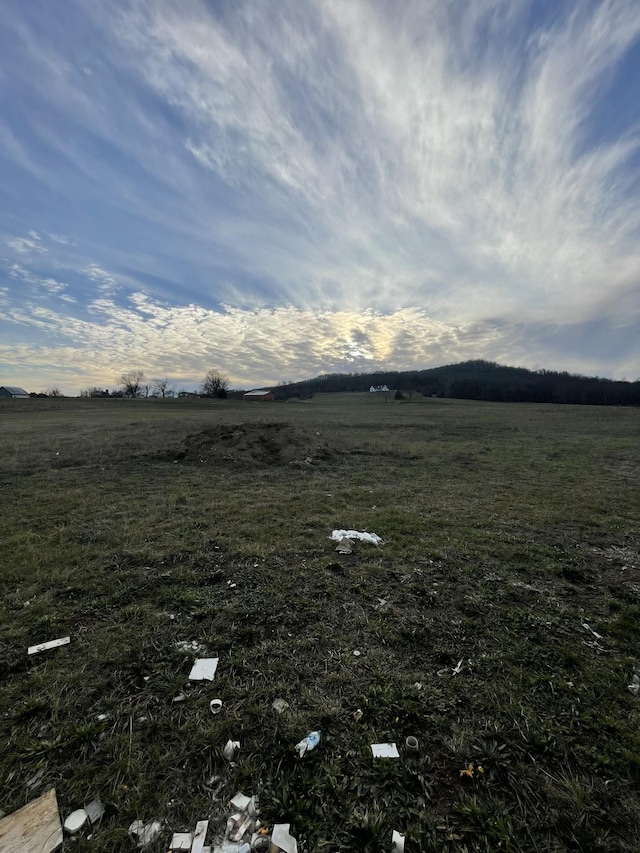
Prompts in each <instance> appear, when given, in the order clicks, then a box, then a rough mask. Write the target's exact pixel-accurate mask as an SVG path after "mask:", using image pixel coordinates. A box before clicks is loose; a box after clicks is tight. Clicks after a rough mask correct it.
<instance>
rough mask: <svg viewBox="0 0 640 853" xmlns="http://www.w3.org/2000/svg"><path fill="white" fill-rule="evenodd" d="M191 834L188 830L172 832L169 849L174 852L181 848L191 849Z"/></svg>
mask: <svg viewBox="0 0 640 853" xmlns="http://www.w3.org/2000/svg"><path fill="white" fill-rule="evenodd" d="M192 843H193V835H191V833H190V832H174V833H173V838H172V839H171V844H170V846H169V849H170V850H172V851H173V853H176V851H181V850H187V851H189V850H191V845H192Z"/></svg>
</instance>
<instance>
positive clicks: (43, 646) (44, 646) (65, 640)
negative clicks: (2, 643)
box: [27, 637, 71, 655]
mask: <svg viewBox="0 0 640 853" xmlns="http://www.w3.org/2000/svg"><path fill="white" fill-rule="evenodd" d="M70 642H71V637H60V639H58V640H49V641H48V642H46V643H38V645H37V646H29V648H28V649H27V654H28V655H35V654H37V653H38V652H46V651H48V650H49V649H57V648H58V646H68V645H69V643H70Z"/></svg>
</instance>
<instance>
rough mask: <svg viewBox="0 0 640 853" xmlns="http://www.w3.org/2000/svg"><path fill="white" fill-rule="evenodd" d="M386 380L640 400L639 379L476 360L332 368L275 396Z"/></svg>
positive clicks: (423, 387)
mask: <svg viewBox="0 0 640 853" xmlns="http://www.w3.org/2000/svg"><path fill="white" fill-rule="evenodd" d="M371 385H374V386H376V387H377V386H381V385H387V386H388V387H389V388H392V389H393V390H394V391H396V390H398V391H400V392H401V393H405V394H407V393H410V392H416V393H419V394H424V395H425V396H427V397H429V396H435V397H457V398H460V399H467V400H495V401H502V402H534V403H578V404H586V405H616V406H628V405H633V406H637V405H640V381H636V382H627V381H626V380H613V379H603V378H600V377H598V376H579V375H577V374H573V373H566V372H556V371H553V370H527V369H526V368H523V367H507V366H504V365H500V364H496V363H495V362H490V361H483V360H475V361H465V362H462V363H460V364H449V365H445V366H444V367H435V368H432V369H430V370H410V371H403V372H398V371H394V372H391V371H389V372H380V373H361V374H358V373H332V374H324V375H322V376H318V377H316V378H315V379H308V380H305V381H304V382H296V383H292V384H290V385H287V386H286V387H278V388H276V389H275V395H276V398H287V397H294V396H297V397H309V396H312V395H313V394H314V393H317V392H336V391H368V390H369V388H370V387H371Z"/></svg>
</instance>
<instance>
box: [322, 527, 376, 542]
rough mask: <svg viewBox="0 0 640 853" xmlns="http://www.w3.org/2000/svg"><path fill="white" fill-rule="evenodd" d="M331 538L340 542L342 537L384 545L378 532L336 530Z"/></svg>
mask: <svg viewBox="0 0 640 853" xmlns="http://www.w3.org/2000/svg"><path fill="white" fill-rule="evenodd" d="M331 539H333V541H334V542H339V541H340V540H341V539H359V540H360V542H368V543H369V544H370V545H382V538H381V537H380V536H378V535H377V533H367V532H366V531H364V530H363V531H362V532H361V531H359V530H334V531H333V532H332V533H331Z"/></svg>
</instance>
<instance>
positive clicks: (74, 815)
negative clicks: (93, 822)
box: [64, 809, 89, 835]
mask: <svg viewBox="0 0 640 853" xmlns="http://www.w3.org/2000/svg"><path fill="white" fill-rule="evenodd" d="M88 822H89V815H88V814H87V813H86V811H85V810H84V809H76V810H75V811H74V812H71V814H70V815H69V817H68V818H67V819H66V820H65V822H64V831H65V832H68V833H69V835H75V834H76V833H77V832H80V830H81V829H82V827H83V826H86V824H87V823H88Z"/></svg>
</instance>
